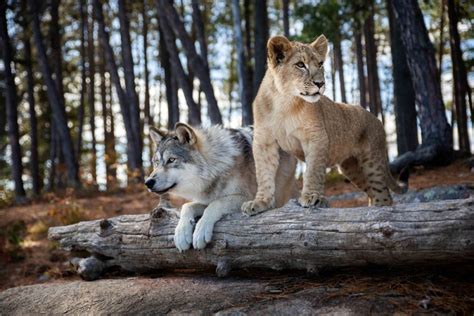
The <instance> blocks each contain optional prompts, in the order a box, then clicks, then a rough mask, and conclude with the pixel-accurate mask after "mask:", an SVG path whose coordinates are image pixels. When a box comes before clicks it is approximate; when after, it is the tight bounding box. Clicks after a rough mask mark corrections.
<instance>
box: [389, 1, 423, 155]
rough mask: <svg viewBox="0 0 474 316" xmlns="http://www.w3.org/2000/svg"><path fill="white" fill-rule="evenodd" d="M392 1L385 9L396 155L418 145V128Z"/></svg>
mask: <svg viewBox="0 0 474 316" xmlns="http://www.w3.org/2000/svg"><path fill="white" fill-rule="evenodd" d="M391 2H392V1H391V0H387V11H388V19H389V25H390V48H391V52H392V54H391V55H392V72H393V94H394V110H395V123H396V129H397V149H398V155H401V154H404V153H406V152H407V151H414V150H416V148H417V147H418V130H417V124H416V105H415V91H414V90H413V83H412V81H411V76H410V69H409V68H408V64H407V59H406V54H405V49H404V47H403V43H402V40H401V34H400V29H399V27H398V25H397V24H396V23H395V17H394V16H393V10H392V3H391Z"/></svg>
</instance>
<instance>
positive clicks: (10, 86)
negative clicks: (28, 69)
mask: <svg viewBox="0 0 474 316" xmlns="http://www.w3.org/2000/svg"><path fill="white" fill-rule="evenodd" d="M0 39H1V45H2V59H3V65H4V66H3V67H4V73H5V86H6V87H5V97H6V98H5V99H6V100H5V101H6V102H5V104H6V114H7V126H8V140H9V143H10V148H11V167H12V177H13V182H14V184H15V198H16V200H17V201H19V202H20V201H22V200H24V198H25V195H26V194H25V189H24V187H23V179H22V175H23V165H22V162H21V156H22V155H21V146H20V132H19V127H18V96H17V94H16V93H17V91H16V86H15V74H14V72H13V69H12V63H13V56H12V47H11V43H10V36H9V34H8V27H7V4H6V1H1V2H0Z"/></svg>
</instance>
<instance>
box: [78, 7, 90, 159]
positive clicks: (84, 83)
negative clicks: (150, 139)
mask: <svg viewBox="0 0 474 316" xmlns="http://www.w3.org/2000/svg"><path fill="white" fill-rule="evenodd" d="M86 10H87V2H86V1H85V0H81V1H80V4H79V12H80V19H81V26H80V27H81V45H80V49H79V54H80V56H81V96H80V101H79V102H80V103H79V109H78V114H77V116H78V119H77V121H78V122H77V138H76V155H77V161H78V162H79V164H80V162H81V155H82V133H83V130H84V107H85V98H86V92H87V78H86V76H87V74H86V34H87V29H88V21H87V17H86V12H85V11H86Z"/></svg>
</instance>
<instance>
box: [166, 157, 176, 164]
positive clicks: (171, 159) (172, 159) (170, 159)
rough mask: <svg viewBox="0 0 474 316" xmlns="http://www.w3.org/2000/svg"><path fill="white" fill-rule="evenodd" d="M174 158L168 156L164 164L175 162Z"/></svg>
mask: <svg viewBox="0 0 474 316" xmlns="http://www.w3.org/2000/svg"><path fill="white" fill-rule="evenodd" d="M175 160H176V158H169V159H168V161H167V162H166V164H169V163H173V162H175Z"/></svg>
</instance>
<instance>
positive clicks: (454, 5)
mask: <svg viewBox="0 0 474 316" xmlns="http://www.w3.org/2000/svg"><path fill="white" fill-rule="evenodd" d="M447 2H448V16H449V35H450V36H449V37H450V39H449V44H450V47H451V61H452V65H453V67H452V68H453V86H454V93H453V96H454V104H455V106H456V122H457V126H458V141H459V151H460V152H461V154H463V155H466V156H468V155H470V154H471V143H470V141H469V132H468V126H467V105H466V94H467V92H468V91H467V89H466V86H465V80H464V78H463V71H462V70H461V67H465V66H464V60H463V58H462V51H461V38H460V36H459V31H458V16H459V4H458V2H456V1H454V0H447ZM464 73H465V70H464Z"/></svg>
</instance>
